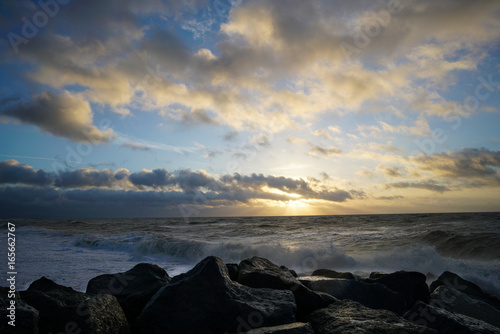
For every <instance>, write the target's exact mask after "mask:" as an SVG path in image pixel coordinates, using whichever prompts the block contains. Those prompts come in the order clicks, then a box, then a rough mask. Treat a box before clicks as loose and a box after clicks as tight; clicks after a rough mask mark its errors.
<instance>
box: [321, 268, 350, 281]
mask: <svg viewBox="0 0 500 334" xmlns="http://www.w3.org/2000/svg"><path fill="white" fill-rule="evenodd" d="M312 276H323V277H329V278H343V279H355V278H356V277H354V275H353V274H351V273H339V272H337V271H335V270H329V269H318V270H315V271H314V272H313V273H312Z"/></svg>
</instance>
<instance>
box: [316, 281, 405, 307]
mask: <svg viewBox="0 0 500 334" xmlns="http://www.w3.org/2000/svg"><path fill="white" fill-rule="evenodd" d="M309 287H310V288H311V289H312V290H315V291H322V292H326V293H328V294H329V295H331V296H333V297H335V298H338V299H350V300H354V301H357V302H359V303H361V304H363V305H364V306H366V307H369V308H373V309H385V310H389V311H392V312H395V313H397V314H400V315H402V314H404V313H405V312H406V301H405V298H404V296H403V295H402V294H400V293H398V292H394V291H392V290H390V289H389V288H387V287H386V286H385V285H382V284H379V283H372V284H370V283H365V282H361V281H355V280H347V279H339V278H330V279H323V280H318V281H311V282H309Z"/></svg>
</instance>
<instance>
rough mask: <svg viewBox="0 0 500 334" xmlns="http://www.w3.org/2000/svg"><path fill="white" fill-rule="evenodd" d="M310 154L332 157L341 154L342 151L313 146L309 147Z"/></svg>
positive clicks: (336, 148) (335, 148) (334, 148)
mask: <svg viewBox="0 0 500 334" xmlns="http://www.w3.org/2000/svg"><path fill="white" fill-rule="evenodd" d="M310 153H312V154H314V155H316V154H318V155H321V156H324V157H331V156H333V155H337V154H341V153H342V150H341V149H340V148H338V147H323V146H318V145H314V146H311V149H310Z"/></svg>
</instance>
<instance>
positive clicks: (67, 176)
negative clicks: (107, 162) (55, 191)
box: [54, 168, 129, 188]
mask: <svg viewBox="0 0 500 334" xmlns="http://www.w3.org/2000/svg"><path fill="white" fill-rule="evenodd" d="M128 176H129V175H128V170H126V169H119V170H117V171H116V172H115V171H113V170H111V169H104V170H95V169H93V168H84V169H77V170H74V171H66V172H61V173H59V175H58V177H57V179H56V182H55V183H54V185H55V186H56V187H61V188H87V187H105V188H112V187H115V186H120V185H126V181H127V179H128Z"/></svg>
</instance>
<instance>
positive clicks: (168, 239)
mask: <svg viewBox="0 0 500 334" xmlns="http://www.w3.org/2000/svg"><path fill="white" fill-rule="evenodd" d="M8 222H12V223H14V224H15V225H16V232H15V234H16V269H17V273H18V274H17V278H16V279H17V283H16V284H17V289H18V290H23V289H26V288H27V287H28V286H29V284H30V283H31V282H33V281H34V280H36V279H38V278H40V277H41V276H46V277H48V278H50V279H52V280H54V281H55V282H57V283H59V284H62V285H65V286H70V287H72V288H74V289H75V290H78V291H85V289H86V286H87V282H88V281H89V280H90V279H91V278H93V277H95V276H98V275H101V274H106V273H115V272H122V271H126V270H128V269H130V268H132V267H133V266H134V265H135V264H137V263H140V262H149V263H155V264H157V265H159V266H160V267H162V268H164V269H165V270H166V271H167V272H168V274H169V275H170V276H175V275H178V274H180V273H182V272H186V271H188V270H189V269H191V268H192V267H193V266H194V265H195V264H196V263H197V262H199V261H200V260H202V259H203V258H205V257H206V256H209V255H215V256H218V257H220V258H222V259H223V260H224V261H225V262H226V263H238V262H239V261H241V260H242V259H245V258H248V257H252V256H262V257H265V258H268V259H270V260H271V261H273V262H274V263H276V264H278V265H285V266H287V267H289V268H291V269H293V270H295V271H296V272H297V273H299V274H310V273H311V272H312V271H314V270H316V269H320V268H327V269H333V270H336V271H349V272H352V273H354V274H355V275H359V276H367V275H368V274H369V273H370V272H372V271H383V272H394V271H397V270H413V271H419V272H422V273H424V274H426V275H427V276H428V279H429V282H430V281H432V280H433V278H435V277H437V276H439V275H440V274H441V273H442V272H443V271H445V270H449V271H452V272H455V273H457V274H458V275H460V276H462V277H464V278H466V279H468V280H471V281H473V282H475V283H476V284H478V285H480V286H481V287H482V288H484V289H485V290H486V291H488V292H490V293H492V294H494V295H496V296H498V297H500V293H499V292H500V213H459V214H455V213H451V214H398V215H349V216H347V215H346V216H298V217H226V218H222V217H221V218H218V217H210V218H192V219H189V220H185V219H183V218H128V219H84V220H60V219H58V220H37V219H14V220H0V228H1V229H3V231H5V233H3V234H2V235H4V236H5V237H2V240H1V242H0V247H1V248H2V249H3V250H5V252H6V249H7V223H8ZM4 258H5V261H4V263H5V265H4V272H7V271H8V270H7V260H6V258H7V254H5V257H4Z"/></svg>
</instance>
